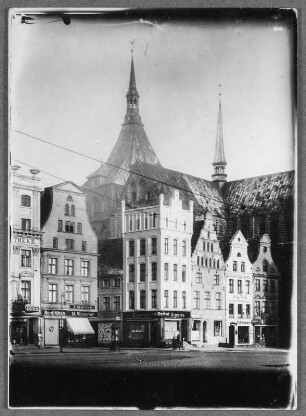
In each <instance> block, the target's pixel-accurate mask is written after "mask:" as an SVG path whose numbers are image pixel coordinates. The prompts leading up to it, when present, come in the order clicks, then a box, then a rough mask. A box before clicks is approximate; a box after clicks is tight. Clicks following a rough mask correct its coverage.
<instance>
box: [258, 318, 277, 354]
mask: <svg viewBox="0 0 306 416" xmlns="http://www.w3.org/2000/svg"><path fill="white" fill-rule="evenodd" d="M252 323H253V325H254V343H255V344H256V345H258V346H261V347H278V345H279V328H278V325H277V323H276V322H275V321H272V323H270V322H269V320H268V319H265V318H263V319H259V318H258V319H254V320H253V321H252Z"/></svg>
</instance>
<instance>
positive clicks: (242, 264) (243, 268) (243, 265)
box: [241, 261, 245, 272]
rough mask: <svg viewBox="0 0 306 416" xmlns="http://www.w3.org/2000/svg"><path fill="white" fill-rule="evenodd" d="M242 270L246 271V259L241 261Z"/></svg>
mask: <svg viewBox="0 0 306 416" xmlns="http://www.w3.org/2000/svg"><path fill="white" fill-rule="evenodd" d="M241 271H242V272H245V262H244V261H242V262H241Z"/></svg>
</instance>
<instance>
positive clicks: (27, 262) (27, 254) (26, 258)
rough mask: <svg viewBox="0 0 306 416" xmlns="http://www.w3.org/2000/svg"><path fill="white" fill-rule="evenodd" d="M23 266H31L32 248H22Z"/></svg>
mask: <svg viewBox="0 0 306 416" xmlns="http://www.w3.org/2000/svg"><path fill="white" fill-rule="evenodd" d="M21 267H31V250H21Z"/></svg>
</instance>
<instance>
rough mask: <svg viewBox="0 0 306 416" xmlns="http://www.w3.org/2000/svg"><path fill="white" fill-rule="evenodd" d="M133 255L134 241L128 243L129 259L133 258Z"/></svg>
mask: <svg viewBox="0 0 306 416" xmlns="http://www.w3.org/2000/svg"><path fill="white" fill-rule="evenodd" d="M134 253H135V243H134V240H130V241H129V257H133V256H134Z"/></svg>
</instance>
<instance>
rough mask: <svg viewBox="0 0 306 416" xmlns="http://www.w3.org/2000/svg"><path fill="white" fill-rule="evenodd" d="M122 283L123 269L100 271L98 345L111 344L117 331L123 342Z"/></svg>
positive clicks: (108, 268) (103, 269) (106, 268)
mask: <svg viewBox="0 0 306 416" xmlns="http://www.w3.org/2000/svg"><path fill="white" fill-rule="evenodd" d="M122 282H123V270H122V269H115V268H111V267H101V269H100V270H99V271H98V322H97V323H96V330H95V332H96V333H97V344H98V345H101V346H105V345H109V344H111V342H113V340H114V331H115V329H118V337H119V340H120V341H121V340H122Z"/></svg>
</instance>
